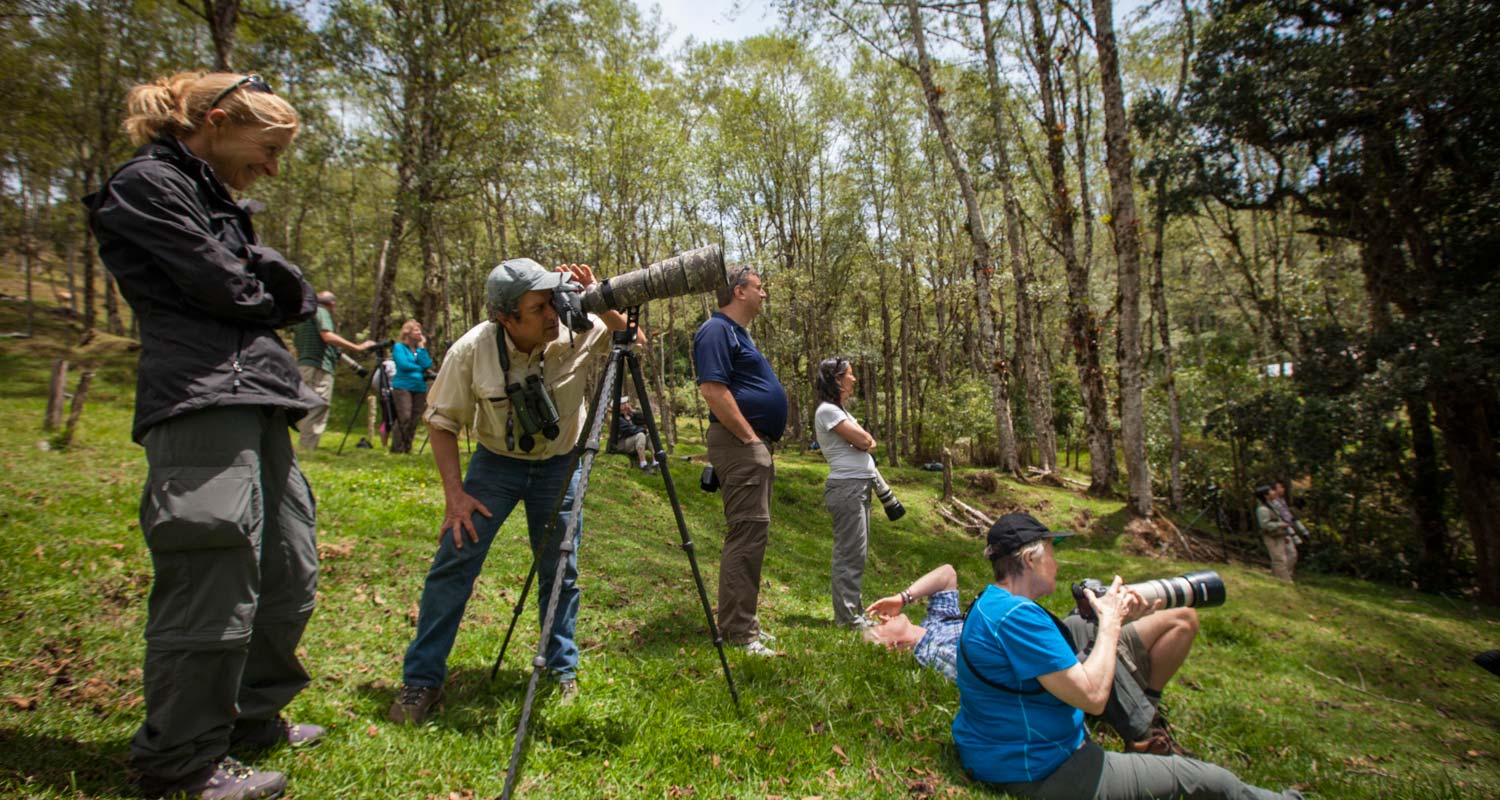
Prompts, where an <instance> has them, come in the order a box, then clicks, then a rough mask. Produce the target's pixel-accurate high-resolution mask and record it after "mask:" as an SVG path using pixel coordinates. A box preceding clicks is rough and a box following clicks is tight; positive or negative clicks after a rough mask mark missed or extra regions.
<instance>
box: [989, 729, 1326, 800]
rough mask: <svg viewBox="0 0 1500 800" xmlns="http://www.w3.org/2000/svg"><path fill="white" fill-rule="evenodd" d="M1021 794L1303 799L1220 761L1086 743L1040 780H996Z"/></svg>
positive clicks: (1054, 799) (1102, 799)
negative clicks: (1255, 782) (1254, 781)
mask: <svg viewBox="0 0 1500 800" xmlns="http://www.w3.org/2000/svg"><path fill="white" fill-rule="evenodd" d="M994 785H995V786H996V787H998V788H1000V789H1001V790H1003V791H1005V792H1006V793H1008V794H1013V795H1015V796H1017V797H1031V798H1036V799H1037V800H1081V798H1093V800H1157V798H1161V800H1168V798H1171V799H1172V800H1176V799H1177V798H1184V800H1300V798H1301V797H1302V794H1301V793H1300V792H1298V791H1296V790H1295V789H1288V790H1287V791H1285V792H1273V791H1270V790H1267V789H1261V788H1259V787H1256V786H1251V785H1250V784H1248V783H1245V782H1243V781H1241V780H1240V779H1239V778H1236V777H1235V776H1234V773H1232V772H1230V771H1229V770H1227V769H1224V768H1223V767H1220V766H1215V765H1213V764H1209V763H1208V762H1205V761H1198V760H1195V759H1191V758H1183V757H1182V756H1152V755H1146V754H1144V753H1110V752H1105V750H1104V749H1103V748H1101V747H1100V746H1099V745H1097V744H1094V743H1093V742H1087V741H1086V742H1084V743H1083V746H1082V747H1080V748H1078V750H1077V751H1076V752H1074V753H1073V755H1071V756H1069V757H1068V760H1067V761H1064V762H1063V763H1062V765H1061V766H1059V767H1058V768H1057V769H1056V770H1054V771H1053V772H1052V774H1051V775H1048V776H1047V777H1046V778H1043V779H1042V780H1039V781H1031V782H1029V783H997V784H994Z"/></svg>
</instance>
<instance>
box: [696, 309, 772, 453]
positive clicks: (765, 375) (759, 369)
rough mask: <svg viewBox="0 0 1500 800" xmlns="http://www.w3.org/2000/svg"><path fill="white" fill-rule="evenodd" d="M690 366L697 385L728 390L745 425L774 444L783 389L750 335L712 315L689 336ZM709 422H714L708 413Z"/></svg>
mask: <svg viewBox="0 0 1500 800" xmlns="http://www.w3.org/2000/svg"><path fill="white" fill-rule="evenodd" d="M693 365H694V366H695V367H697V369H698V382H699V383H704V382H712V383H722V384H724V385H725V386H728V387H729V394H730V395H732V396H733V397H734V402H735V405H738V406H739V407H740V413H741V414H743V415H745V421H747V422H749V423H750V427H752V428H754V429H755V432H756V433H758V434H760V435H761V436H762V437H763V438H766V439H770V440H771V441H773V442H774V441H777V440H778V439H780V438H781V434H782V433H783V432H784V431H785V430H786V389H784V388H782V386H781V381H779V380H777V379H776V373H775V372H772V371H771V364H770V362H768V361H766V357H765V356H763V355H761V354H760V350H759V349H757V348H756V347H755V341H754V340H753V339H751V338H750V332H749V331H747V330H745V329H744V328H743V327H741V326H740V324H739V323H737V322H735V321H734V320H732V319H730V318H729V317H727V316H725V315H724V314H723V312H720V311H715V312H714V313H713V316H710V317H709V318H708V319H707V320H705V321H704V322H703V324H702V325H700V326H699V327H698V332H697V333H695V334H693ZM708 421H709V422H718V419H716V418H715V417H714V415H713V414H712V413H710V414H709V415H708Z"/></svg>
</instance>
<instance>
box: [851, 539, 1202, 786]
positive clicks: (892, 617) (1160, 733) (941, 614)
mask: <svg viewBox="0 0 1500 800" xmlns="http://www.w3.org/2000/svg"><path fill="white" fill-rule="evenodd" d="M928 598H930V599H928ZM922 599H928V603H927V616H926V617H925V618H923V620H922V624H921V625H914V624H912V622H911V620H910V619H909V618H907V616H906V615H905V614H903V613H901V610H902V608H904V607H905V606H908V605H910V604H912V603H914V602H916V601H918V600H922ZM866 614H867V615H868V616H870V617H871V618H872V619H878V620H880V623H879V624H878V625H875V626H872V627H869V628H866V629H865V630H864V632H863V636H864V639H865V641H867V642H873V643H876V644H883V645H885V646H886V647H888V648H890V649H893V650H910V651H911V654H912V657H914V658H915V659H916V660H917V663H919V664H921V665H923V666H926V667H931V668H933V669H935V670H937V671H938V672H941V673H942V674H943V675H944V676H945V677H947V678H948V680H950V681H951V680H955V678H956V675H957V672H958V651H957V648H958V636H959V633H961V632H962V631H963V626H964V616H963V612H961V611H960V610H959V604H958V572H957V571H955V570H954V569H953V567H952V566H951V565H948V564H944V565H942V566H941V567H938V568H937V569H935V570H933V571H931V572H929V573H927V574H926V575H923V576H922V577H920V578H918V579H917V580H916V581H915V582H914V583H912V584H911V585H910V586H908V587H907V588H906V589H903V590H902V591H901V592H900V593H898V594H893V595H891V596H890V597H882V598H881V599H879V600H876V601H875V602H873V603H871V604H870V607H869V608H868V609H867V610H866ZM1063 624H1064V625H1065V626H1067V629H1068V633H1069V634H1070V637H1069V638H1070V639H1071V641H1070V642H1069V643H1070V644H1072V645H1073V649H1074V652H1076V653H1078V654H1079V655H1080V656H1082V657H1087V656H1088V653H1089V651H1090V650H1091V649H1093V646H1094V640H1095V639H1096V638H1097V633H1098V631H1097V626H1096V625H1095V624H1094V623H1090V622H1086V621H1085V620H1084V619H1083V618H1082V617H1080V616H1078V614H1077V612H1074V613H1072V614H1069V615H1068V618H1067V619H1065V620H1063ZM1197 635H1198V612H1196V611H1194V610H1193V609H1191V608H1173V609H1167V610H1164V611H1158V612H1156V613H1155V614H1152V615H1150V616H1148V617H1146V618H1144V619H1142V620H1140V621H1138V622H1132V623H1128V624H1126V625H1125V626H1124V627H1123V628H1122V629H1121V630H1120V643H1119V663H1118V664H1116V666H1115V676H1114V686H1113V690H1112V691H1111V692H1110V694H1109V702H1107V703H1106V704H1105V706H1104V713H1102V714H1100V715H1099V716H1101V717H1103V718H1104V720H1105V721H1107V722H1108V723H1109V724H1110V725H1111V726H1113V727H1114V729H1115V730H1116V731H1117V732H1119V734H1120V738H1121V739H1122V740H1124V742H1125V750H1126V752H1130V753H1155V754H1157V755H1179V756H1180V755H1188V752H1187V751H1186V750H1184V749H1183V748H1182V746H1181V745H1179V744H1178V743H1177V741H1176V740H1175V739H1173V738H1172V733H1171V727H1170V726H1169V725H1168V724H1167V722H1166V719H1165V718H1164V717H1162V715H1161V712H1160V711H1159V710H1158V709H1157V705H1158V704H1159V703H1160V702H1161V691H1162V688H1163V687H1165V686H1166V685H1167V681H1170V680H1171V679H1172V676H1173V675H1174V674H1176V672H1177V670H1178V668H1180V667H1181V666H1182V664H1183V662H1184V661H1186V660H1187V656H1188V651H1189V650H1191V649H1192V647H1193V638H1194V637H1195V636H1197Z"/></svg>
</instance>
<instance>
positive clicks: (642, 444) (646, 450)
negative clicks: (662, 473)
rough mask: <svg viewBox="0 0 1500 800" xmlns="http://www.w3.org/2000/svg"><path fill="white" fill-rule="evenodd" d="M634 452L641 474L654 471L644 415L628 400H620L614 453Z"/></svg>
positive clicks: (655, 464)
mask: <svg viewBox="0 0 1500 800" xmlns="http://www.w3.org/2000/svg"><path fill="white" fill-rule="evenodd" d="M632 450H633V451H635V457H636V460H637V461H639V462H640V468H641V471H643V472H648V473H649V472H655V471H656V466H657V463H656V458H655V457H654V456H653V455H651V435H650V434H649V433H647V431H646V415H645V414H642V413H641V412H640V411H637V410H636V408H635V406H633V405H631V404H630V398H628V397H622V398H620V421H619V423H618V427H617V428H616V438H615V451H616V452H620V453H626V454H628V453H630V452H631V451H632Z"/></svg>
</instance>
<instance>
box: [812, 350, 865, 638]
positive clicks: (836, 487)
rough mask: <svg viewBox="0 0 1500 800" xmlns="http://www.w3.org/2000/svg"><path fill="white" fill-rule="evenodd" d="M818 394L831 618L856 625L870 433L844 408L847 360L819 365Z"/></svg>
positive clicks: (849, 376) (849, 372) (848, 387)
mask: <svg viewBox="0 0 1500 800" xmlns="http://www.w3.org/2000/svg"><path fill="white" fill-rule="evenodd" d="M817 392H818V400H819V402H818V410H817V412H816V413H815V415H814V420H815V421H814V425H813V429H814V431H815V432H816V433H817V437H818V447H819V449H820V452H822V454H823V458H825V459H827V460H828V483H827V485H826V486H825V488H824V489H823V502H824V504H825V505H827V506H828V513H829V514H830V515H832V517H833V580H832V584H833V586H832V592H833V619H834V622H836V623H837V624H839V625H848V626H857V625H858V624H859V622H860V621H861V619H862V617H861V614H860V609H863V608H864V603H863V601H861V600H860V593H859V590H860V582H861V581H862V580H863V578H864V573H865V552H866V550H867V548H868V546H869V539H870V486H871V482H872V481H874V480H877V476H878V475H879V473H878V472H877V471H876V470H875V459H873V458H871V457H870V452H871V451H873V450H874V449H875V437H873V436H871V435H870V434H869V432H868V431H866V430H865V429H864V428H863V427H861V426H860V424H859V423H858V422H855V421H854V417H851V416H850V415H849V412H847V411H845V410H844V403H846V402H848V400H849V396H850V395H851V394H853V393H854V370H853V369H851V368H850V365H849V361H848V360H847V359H843V358H829V359H824V360H823V362H822V363H820V364H819V365H818V378H817Z"/></svg>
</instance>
